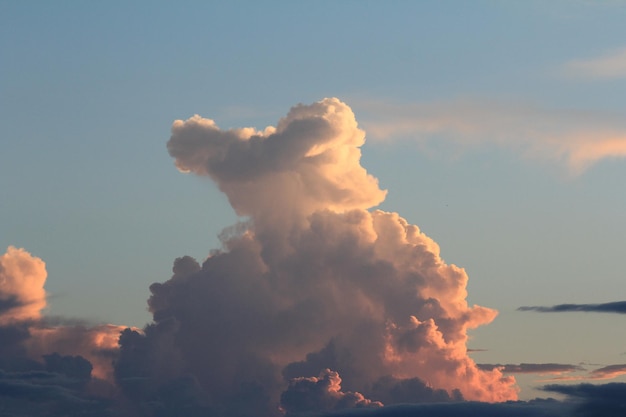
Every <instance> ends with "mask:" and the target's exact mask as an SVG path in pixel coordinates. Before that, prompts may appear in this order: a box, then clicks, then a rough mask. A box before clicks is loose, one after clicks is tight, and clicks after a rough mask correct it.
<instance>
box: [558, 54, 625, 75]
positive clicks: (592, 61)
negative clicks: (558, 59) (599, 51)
mask: <svg viewBox="0 0 626 417" xmlns="http://www.w3.org/2000/svg"><path fill="white" fill-rule="evenodd" d="M564 72H565V74H566V75H568V76H571V77H576V78H594V79H618V78H626V48H621V49H615V50H613V51H610V52H609V53H606V54H604V55H601V56H598V57H594V58H589V59H579V60H574V61H570V62H568V63H567V64H565V68H564Z"/></svg>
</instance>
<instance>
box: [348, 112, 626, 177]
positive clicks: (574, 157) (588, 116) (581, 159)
mask: <svg viewBox="0 0 626 417" xmlns="http://www.w3.org/2000/svg"><path fill="white" fill-rule="evenodd" d="M359 108H362V109H363V111H364V113H366V114H367V116H366V118H365V122H364V124H365V127H366V129H367V132H368V135H369V137H370V138H372V139H375V140H379V141H380V140H397V139H410V140H414V141H417V142H418V143H420V144H422V145H423V146H424V147H426V148H428V147H430V146H434V145H436V144H437V143H447V144H452V145H453V146H454V148H453V149H454V150H453V152H455V153H456V152H461V151H463V150H464V149H467V148H469V147H476V146H498V147H502V148H506V149H510V150H512V151H514V152H518V153H520V154H521V155H522V156H523V157H524V158H528V159H534V160H539V161H547V162H551V163H554V162H556V163H558V164H561V165H563V166H564V167H565V168H566V169H567V170H568V172H569V173H570V174H571V175H578V174H581V173H582V172H584V171H585V170H586V169H587V168H589V167H590V166H592V165H593V164H595V163H597V162H599V161H601V160H604V159H610V158H624V157H626V121H625V120H624V118H623V117H622V116H621V115H619V114H605V113H599V112H590V111H581V110H570V109H561V110H559V109H547V108H540V107H537V106H533V105H528V104H516V103H511V102H494V101H485V100H456V101H449V102H431V103H407V104H399V103H391V102H384V101H361V102H360V103H359Z"/></svg>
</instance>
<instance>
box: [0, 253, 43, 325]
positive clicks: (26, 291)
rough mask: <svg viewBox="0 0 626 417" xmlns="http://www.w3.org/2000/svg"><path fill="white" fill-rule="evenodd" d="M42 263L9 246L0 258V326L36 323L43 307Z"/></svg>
mask: <svg viewBox="0 0 626 417" xmlns="http://www.w3.org/2000/svg"><path fill="white" fill-rule="evenodd" d="M46 276H47V273H46V264H45V263H44V262H43V261H42V260H41V259H39V258H37V257H35V256H32V255H31V254H30V253H28V252H26V251H25V250H24V249H17V248H14V247H13V246H9V248H8V249H7V251H6V253H5V254H3V255H2V256H0V326H2V325H7V324H15V323H18V322H24V321H30V320H37V319H39V318H40V317H41V310H42V309H43V308H44V307H45V306H46V291H45V290H44V288H43V285H44V283H45V281H46Z"/></svg>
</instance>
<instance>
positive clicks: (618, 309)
mask: <svg viewBox="0 0 626 417" xmlns="http://www.w3.org/2000/svg"><path fill="white" fill-rule="evenodd" d="M517 310H518V311H536V312H539V313H565V312H572V311H582V312H595V313H617V314H626V301H615V302H611V303H601V304H557V305H554V306H522V307H519V308H518V309H517Z"/></svg>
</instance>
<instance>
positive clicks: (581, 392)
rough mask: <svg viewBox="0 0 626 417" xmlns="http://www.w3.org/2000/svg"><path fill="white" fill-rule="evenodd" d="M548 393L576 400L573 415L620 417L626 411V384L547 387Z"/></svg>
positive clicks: (556, 385) (554, 385) (545, 388)
mask: <svg viewBox="0 0 626 417" xmlns="http://www.w3.org/2000/svg"><path fill="white" fill-rule="evenodd" d="M543 389H544V390H546V391H551V392H557V393H560V394H565V395H567V396H569V397H570V398H571V399H572V400H574V404H575V409H574V413H572V415H579V416H585V417H596V416H597V417H620V416H623V415H624V410H625V409H626V384H625V383H618V382H612V383H609V384H602V385H593V384H578V385H559V384H553V385H547V386H545V387H544V388H543Z"/></svg>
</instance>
